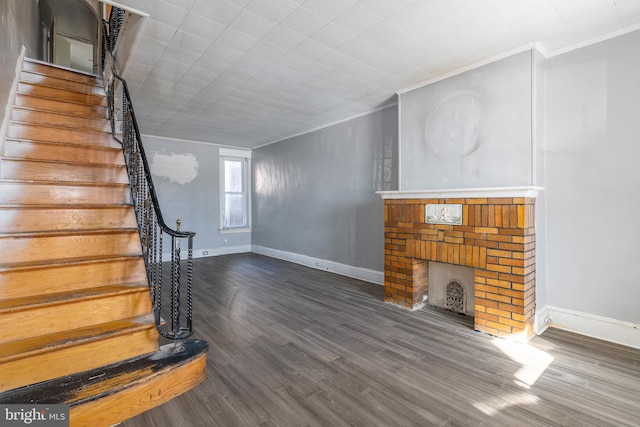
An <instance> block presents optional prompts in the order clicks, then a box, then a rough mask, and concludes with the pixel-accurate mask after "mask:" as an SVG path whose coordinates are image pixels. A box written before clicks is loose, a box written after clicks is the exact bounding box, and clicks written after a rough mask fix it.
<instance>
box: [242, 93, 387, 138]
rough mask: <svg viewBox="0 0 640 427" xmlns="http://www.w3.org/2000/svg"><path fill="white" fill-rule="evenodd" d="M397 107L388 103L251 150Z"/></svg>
mask: <svg viewBox="0 0 640 427" xmlns="http://www.w3.org/2000/svg"><path fill="white" fill-rule="evenodd" d="M397 105H398V102H397V101H394V102H390V103H388V104H384V105H382V106H380V107H378V108H374V109H373V110H367V111H365V112H364V113H358V114H356V115H354V116H350V117H347V118H346V119H341V120H337V121H335V122H331V123H327V124H324V125H322V126H318V127H316V128H313V129H309V130H305V131H303V132H300V133H296V134H293V135H289V136H285V137H284V138H280V139H276V140H275V141H270V142H266V143H264V144H260V145H256V146H255V147H253V149H254V150H257V149H258V148H262V147H266V146H267V145H271V144H277V143H278V142H282V141H286V140H287V139H291V138H296V137H298V136H301V135H306V134H308V133H311V132H315V131H318V130H322V129H326V128H329V127H331V126H336V125H339V124H341V123H345V122H348V121H350V120H355V119H359V118H360V117H364V116H368V115H369V114H373V113H377V112H378V111H382V110H386V109H387V108H391V107H395V106H397Z"/></svg>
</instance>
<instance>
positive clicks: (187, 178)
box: [142, 135, 251, 257]
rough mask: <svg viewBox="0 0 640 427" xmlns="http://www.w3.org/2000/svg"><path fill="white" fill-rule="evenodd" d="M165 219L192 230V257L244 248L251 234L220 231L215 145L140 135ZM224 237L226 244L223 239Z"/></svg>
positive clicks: (218, 170)
mask: <svg viewBox="0 0 640 427" xmlns="http://www.w3.org/2000/svg"><path fill="white" fill-rule="evenodd" d="M142 140H143V143H144V147H145V152H146V153H147V158H148V160H149V163H150V166H151V173H152V175H153V181H154V184H155V186H156V192H157V194H158V198H159V199H160V206H161V208H162V214H163V216H164V219H165V221H166V222H167V224H168V225H169V226H171V227H174V226H175V221H176V218H180V219H182V225H181V229H182V230H188V231H195V232H196V233H197V235H196V237H195V240H194V250H195V251H196V252H195V254H194V256H196V257H198V256H201V255H202V250H206V251H208V252H209V254H208V255H217V254H221V253H231V252H237V251H239V250H245V251H247V250H248V248H249V247H250V245H251V233H226V234H220V232H219V231H218V229H219V227H220V198H219V194H220V185H219V181H220V168H219V161H218V146H216V145H212V144H202V143H196V142H188V141H183V140H174V139H166V138H157V137H153V136H149V135H143V137H142ZM225 239H227V243H226V244H225V243H224V240H225Z"/></svg>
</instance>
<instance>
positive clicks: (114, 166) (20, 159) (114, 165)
mask: <svg viewBox="0 0 640 427" xmlns="http://www.w3.org/2000/svg"><path fill="white" fill-rule="evenodd" d="M2 160H3V161H4V160H9V161H12V162H24V163H55V164H58V165H62V166H69V167H74V166H90V167H102V168H112V169H122V168H125V167H126V165H125V164H118V163H95V162H76V161H69V160H51V159H34V158H28V159H25V158H24V157H11V156H4V157H2ZM56 182H59V181H56ZM63 182H64V181H63Z"/></svg>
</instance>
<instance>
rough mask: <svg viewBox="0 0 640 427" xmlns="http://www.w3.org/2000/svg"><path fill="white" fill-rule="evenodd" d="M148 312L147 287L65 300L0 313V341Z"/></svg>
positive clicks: (95, 323) (149, 304)
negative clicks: (128, 291)
mask: <svg viewBox="0 0 640 427" xmlns="http://www.w3.org/2000/svg"><path fill="white" fill-rule="evenodd" d="M150 311H151V299H150V297H149V290H148V288H147V287H142V286H140V287H139V288H137V290H136V292H131V293H125V294H116V295H109V296H101V297H96V298H91V299H83V300H79V301H74V300H71V301H67V302H64V303H60V304H55V305H45V306H43V307H40V306H36V307H27V308H24V309H16V310H14V311H9V310H5V311H2V312H0V330H1V331H2V337H0V342H4V343H7V342H11V341H15V340H18V339H26V338H32V337H37V336H41V335H47V334H54V333H57V332H61V331H66V330H69V329H75V328H82V327H87V326H92V325H99V324H100V323H105V322H109V321H113V320H118V319H126V318H129V317H136V316H142V315H144V314H148V313H149V312H150Z"/></svg>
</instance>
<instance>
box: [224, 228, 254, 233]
mask: <svg viewBox="0 0 640 427" xmlns="http://www.w3.org/2000/svg"><path fill="white" fill-rule="evenodd" d="M251 230H253V227H237V228H220V229H218V231H219V232H220V234H228V233H251Z"/></svg>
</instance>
